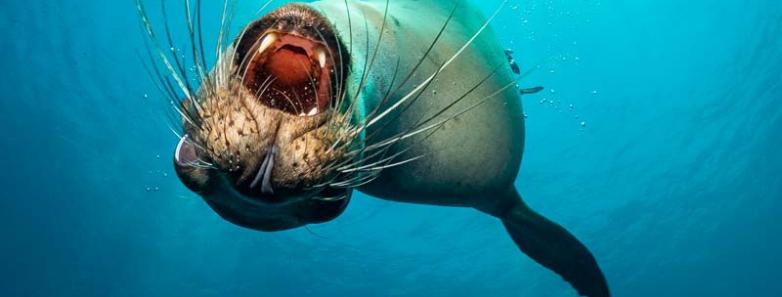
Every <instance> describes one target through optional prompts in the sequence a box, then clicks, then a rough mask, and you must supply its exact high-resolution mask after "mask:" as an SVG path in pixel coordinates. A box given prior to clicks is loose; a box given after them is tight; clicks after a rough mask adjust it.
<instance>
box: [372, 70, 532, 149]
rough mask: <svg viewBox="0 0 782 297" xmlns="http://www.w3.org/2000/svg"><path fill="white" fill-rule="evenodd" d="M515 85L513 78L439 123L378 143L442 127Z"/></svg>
mask: <svg viewBox="0 0 782 297" xmlns="http://www.w3.org/2000/svg"><path fill="white" fill-rule="evenodd" d="M515 85H516V81H515V80H513V81H511V82H510V83H508V84H506V85H505V86H503V87H502V88H500V89H499V90H497V91H495V92H494V93H492V94H490V95H488V96H485V97H483V98H481V100H479V101H478V102H476V103H475V104H473V105H471V106H469V107H467V108H465V109H463V110H461V111H459V112H457V113H455V114H453V115H451V116H449V117H447V118H445V119H442V120H440V121H438V122H437V123H434V124H431V125H428V126H426V127H423V128H420V129H418V130H416V131H413V132H409V133H406V134H404V135H401V136H399V137H397V138H394V139H389V140H387V141H385V142H384V143H381V144H378V145H382V146H386V145H391V144H393V143H397V142H399V141H401V140H404V139H407V138H410V137H413V136H415V135H418V134H420V133H423V132H426V131H429V130H432V129H437V128H439V127H442V125H443V124H445V123H446V122H448V121H450V120H452V119H454V118H456V117H458V116H460V115H462V114H464V113H466V112H468V111H470V110H473V109H474V108H476V107H478V106H480V105H482V104H484V103H486V101H488V99H491V98H493V97H494V96H497V95H498V94H500V93H502V92H504V91H505V90H507V89H508V88H511V87H514V86H515ZM434 117H436V116H433V117H431V118H429V119H427V120H426V121H425V122H427V121H429V120H431V119H433V118H434ZM432 132H434V131H432ZM430 135H431V134H430ZM427 138H428V136H427ZM413 145H415V144H413Z"/></svg>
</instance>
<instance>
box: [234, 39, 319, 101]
mask: <svg viewBox="0 0 782 297" xmlns="http://www.w3.org/2000/svg"><path fill="white" fill-rule="evenodd" d="M248 57H249V58H248V59H247V62H246V66H245V71H244V74H243V76H242V77H243V81H242V82H243V83H244V85H245V86H246V87H247V88H248V89H250V90H251V91H252V92H253V93H255V96H256V97H257V98H258V100H260V101H261V102H262V103H263V104H264V105H266V106H268V107H271V108H274V109H278V110H282V111H284V112H287V113H290V114H295V115H300V116H313V115H317V114H319V113H321V112H324V111H326V110H327V109H328V107H329V103H330V101H331V100H330V96H331V90H330V88H331V80H332V77H331V76H332V74H333V71H332V69H333V66H332V62H331V61H332V60H331V57H330V55H329V50H328V48H327V45H326V44H323V43H321V42H318V41H315V40H312V39H310V38H307V37H302V36H299V35H296V34H291V33H284V32H280V31H268V32H266V33H265V34H264V35H263V37H262V38H261V39H260V40H259V42H257V45H256V46H255V47H254V48H253V50H252V51H250V53H249V54H248Z"/></svg>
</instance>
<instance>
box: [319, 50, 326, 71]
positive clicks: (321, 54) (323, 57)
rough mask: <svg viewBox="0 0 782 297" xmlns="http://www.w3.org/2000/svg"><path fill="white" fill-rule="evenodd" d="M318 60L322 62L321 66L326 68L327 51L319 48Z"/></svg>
mask: <svg viewBox="0 0 782 297" xmlns="http://www.w3.org/2000/svg"><path fill="white" fill-rule="evenodd" d="M318 62H320V68H326V51H325V50H323V49H318Z"/></svg>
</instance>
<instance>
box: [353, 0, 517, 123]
mask: <svg viewBox="0 0 782 297" xmlns="http://www.w3.org/2000/svg"><path fill="white" fill-rule="evenodd" d="M507 2H508V0H504V1H502V3H501V4H500V6H499V7H498V8H497V9H496V10H495V11H494V13H493V14H492V15H491V16H490V17H489V18H488V19H487V20H486V22H484V24H483V25H482V26H481V28H480V29H479V30H478V32H476V33H475V34H473V36H472V37H470V39H469V40H468V41H467V42H466V43H465V44H464V45H463V46H462V47H461V48H460V49H459V50H458V51H457V52H456V53H455V54H454V55H453V56H451V58H450V59H448V60H447V61H446V62H445V63H444V64H443V65H442V66H440V68H439V69H437V71H435V73H433V74H432V75H430V76H429V77H428V78H427V79H425V80H424V81H423V82H422V83H421V84H419V86H418V87H416V88H415V89H413V90H412V91H410V93H408V94H407V95H405V96H404V97H402V98H400V99H399V100H398V101H397V102H396V103H394V104H393V105H392V106H391V107H389V108H388V109H386V110H385V111H383V112H382V113H381V114H380V115H378V116H376V117H374V118H373V119H372V120H370V121H369V123H367V127H370V126H372V125H374V124H375V123H377V122H378V121H380V120H381V119H382V118H383V117H385V116H386V115H388V114H389V113H390V112H392V111H394V110H395V109H397V108H398V107H399V106H400V105H402V104H404V103H405V102H406V101H407V100H408V99H410V98H411V97H412V96H414V95H415V94H416V93H417V92H419V91H421V90H422V89H423V88H424V87H425V86H427V85H428V83H429V82H430V81H432V80H434V78H435V77H437V75H438V74H439V73H440V72H442V71H443V70H445V69H446V68H448V66H449V65H451V63H453V61H454V60H456V58H458V57H459V56H460V55H461V54H462V53H463V52H464V51H465V50H466V49H467V48H468V47H469V46H470V45H471V44H472V43H473V42H474V41H475V39H476V38H478V36H479V35H480V34H481V33H483V31H484V30H486V28H488V26H489V23H491V21H492V20H494V18H495V17H497V15H498V14H499V13H500V11H501V10H502V8H503V7H504V6H505V4H506V3H507Z"/></svg>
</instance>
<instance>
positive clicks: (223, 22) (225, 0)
mask: <svg viewBox="0 0 782 297" xmlns="http://www.w3.org/2000/svg"><path fill="white" fill-rule="evenodd" d="M228 1H229V0H223V9H222V12H221V13H220V30H218V31H217V41H216V45H215V59H220V56H221V54H222V48H223V38H224V37H223V34H225V27H226V21H227V20H226V17H227V14H228ZM231 2H232V3H236V2H234V1H231ZM232 13H233V12H232Z"/></svg>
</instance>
